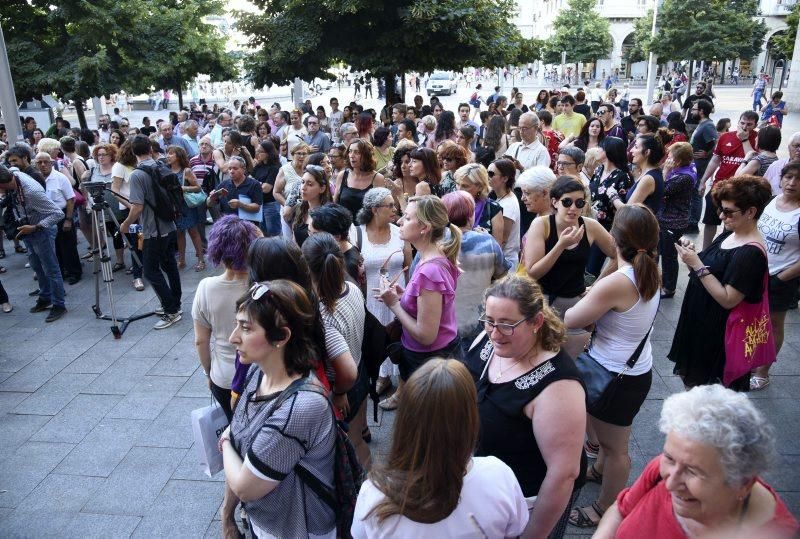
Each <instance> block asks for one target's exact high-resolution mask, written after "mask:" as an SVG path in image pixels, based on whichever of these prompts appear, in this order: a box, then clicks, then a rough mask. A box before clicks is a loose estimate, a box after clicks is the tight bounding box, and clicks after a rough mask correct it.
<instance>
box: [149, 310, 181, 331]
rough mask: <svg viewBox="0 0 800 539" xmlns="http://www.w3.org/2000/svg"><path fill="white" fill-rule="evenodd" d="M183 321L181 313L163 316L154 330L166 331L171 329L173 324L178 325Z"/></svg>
mask: <svg viewBox="0 0 800 539" xmlns="http://www.w3.org/2000/svg"><path fill="white" fill-rule="evenodd" d="M180 319H181V313H175V314H162V315H161V320H159V321H158V322H156V325H154V326H153V329H165V328H168V327H170V326H171V325H172V324H174V323H176V322H177V321H179V320H180Z"/></svg>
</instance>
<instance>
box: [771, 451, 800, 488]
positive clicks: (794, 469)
mask: <svg viewBox="0 0 800 539" xmlns="http://www.w3.org/2000/svg"><path fill="white" fill-rule="evenodd" d="M764 480H765V481H766V482H767V483H769V485H770V486H771V487H772V488H774V489H775V490H778V491H782V492H797V493H800V455H797V454H795V455H780V456H779V457H778V461H777V462H776V463H775V464H774V466H773V468H772V469H771V470H769V471H767V473H765V474H764Z"/></svg>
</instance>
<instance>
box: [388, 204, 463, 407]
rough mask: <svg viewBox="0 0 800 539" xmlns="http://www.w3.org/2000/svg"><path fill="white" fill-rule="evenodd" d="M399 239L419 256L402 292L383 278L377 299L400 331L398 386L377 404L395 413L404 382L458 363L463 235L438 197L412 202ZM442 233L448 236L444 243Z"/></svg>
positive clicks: (404, 215)
mask: <svg viewBox="0 0 800 539" xmlns="http://www.w3.org/2000/svg"><path fill="white" fill-rule="evenodd" d="M399 227H400V239H402V240H404V241H407V242H410V243H411V245H413V246H414V248H416V250H417V252H418V254H419V263H417V265H416V269H415V270H414V273H413V275H412V276H411V278H410V280H409V282H408V284H407V286H406V287H405V288H403V287H401V286H400V285H398V284H397V283H396V282H391V281H389V279H388V278H386V277H382V278H381V283H380V287H379V290H378V292H379V296H380V299H381V301H383V302H384V303H385V304H386V306H387V307H388V308H389V310H390V311H392V313H394V315H395V317H396V318H397V322H398V323H399V324H400V326H401V329H402V336H401V339H400V340H401V343H402V345H403V347H402V358H401V360H400V364H399V366H400V380H401V386H400V388H398V390H397V393H395V394H394V395H392V396H391V397H389V399H387V401H388V402H387V401H384V402H383V403H381V407H382V408H383V409H385V410H386V409H390V410H391V409H394V408H396V407H397V403H398V400H399V399H400V398H402V397H401V395H402V382H403V381H404V380H408V378H409V376H411V375H412V374H413V373H414V371H415V370H416V369H418V368H419V367H420V366H422V365H423V364H424V363H425V362H426V361H427V360H429V359H430V358H432V357H436V356H444V357H459V356H460V352H461V346H460V341H459V339H458V324H457V321H456V309H455V295H456V285H457V283H458V277H459V273H460V270H459V269H458V253H459V251H460V250H461V230H460V229H459V228H458V227H457V226H456V225H454V224H451V223H450V220H449V217H448V215H447V208H446V207H445V205H444V203H443V202H442V201H441V199H439V198H438V197H436V196H434V195H425V196H421V197H412V198H411V199H409V201H408V205H407V206H406V211H405V213H404V214H403V217H402V218H401V219H400V221H399ZM445 230H449V231H450V236H449V237H448V238H445Z"/></svg>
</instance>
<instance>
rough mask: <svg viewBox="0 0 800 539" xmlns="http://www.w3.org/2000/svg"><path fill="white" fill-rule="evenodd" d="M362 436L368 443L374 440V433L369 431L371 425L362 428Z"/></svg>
mask: <svg viewBox="0 0 800 539" xmlns="http://www.w3.org/2000/svg"><path fill="white" fill-rule="evenodd" d="M361 438H362V439H363V440H364V441H365V442H366V443H370V442H371V441H372V433H371V432H370V431H369V427H364V428H363V429H361Z"/></svg>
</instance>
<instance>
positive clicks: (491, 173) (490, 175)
mask: <svg viewBox="0 0 800 539" xmlns="http://www.w3.org/2000/svg"><path fill="white" fill-rule="evenodd" d="M486 174H488V175H489V177H490V178H494V175H495V174H496V173H495V171H494V170H487V171H486Z"/></svg>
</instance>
